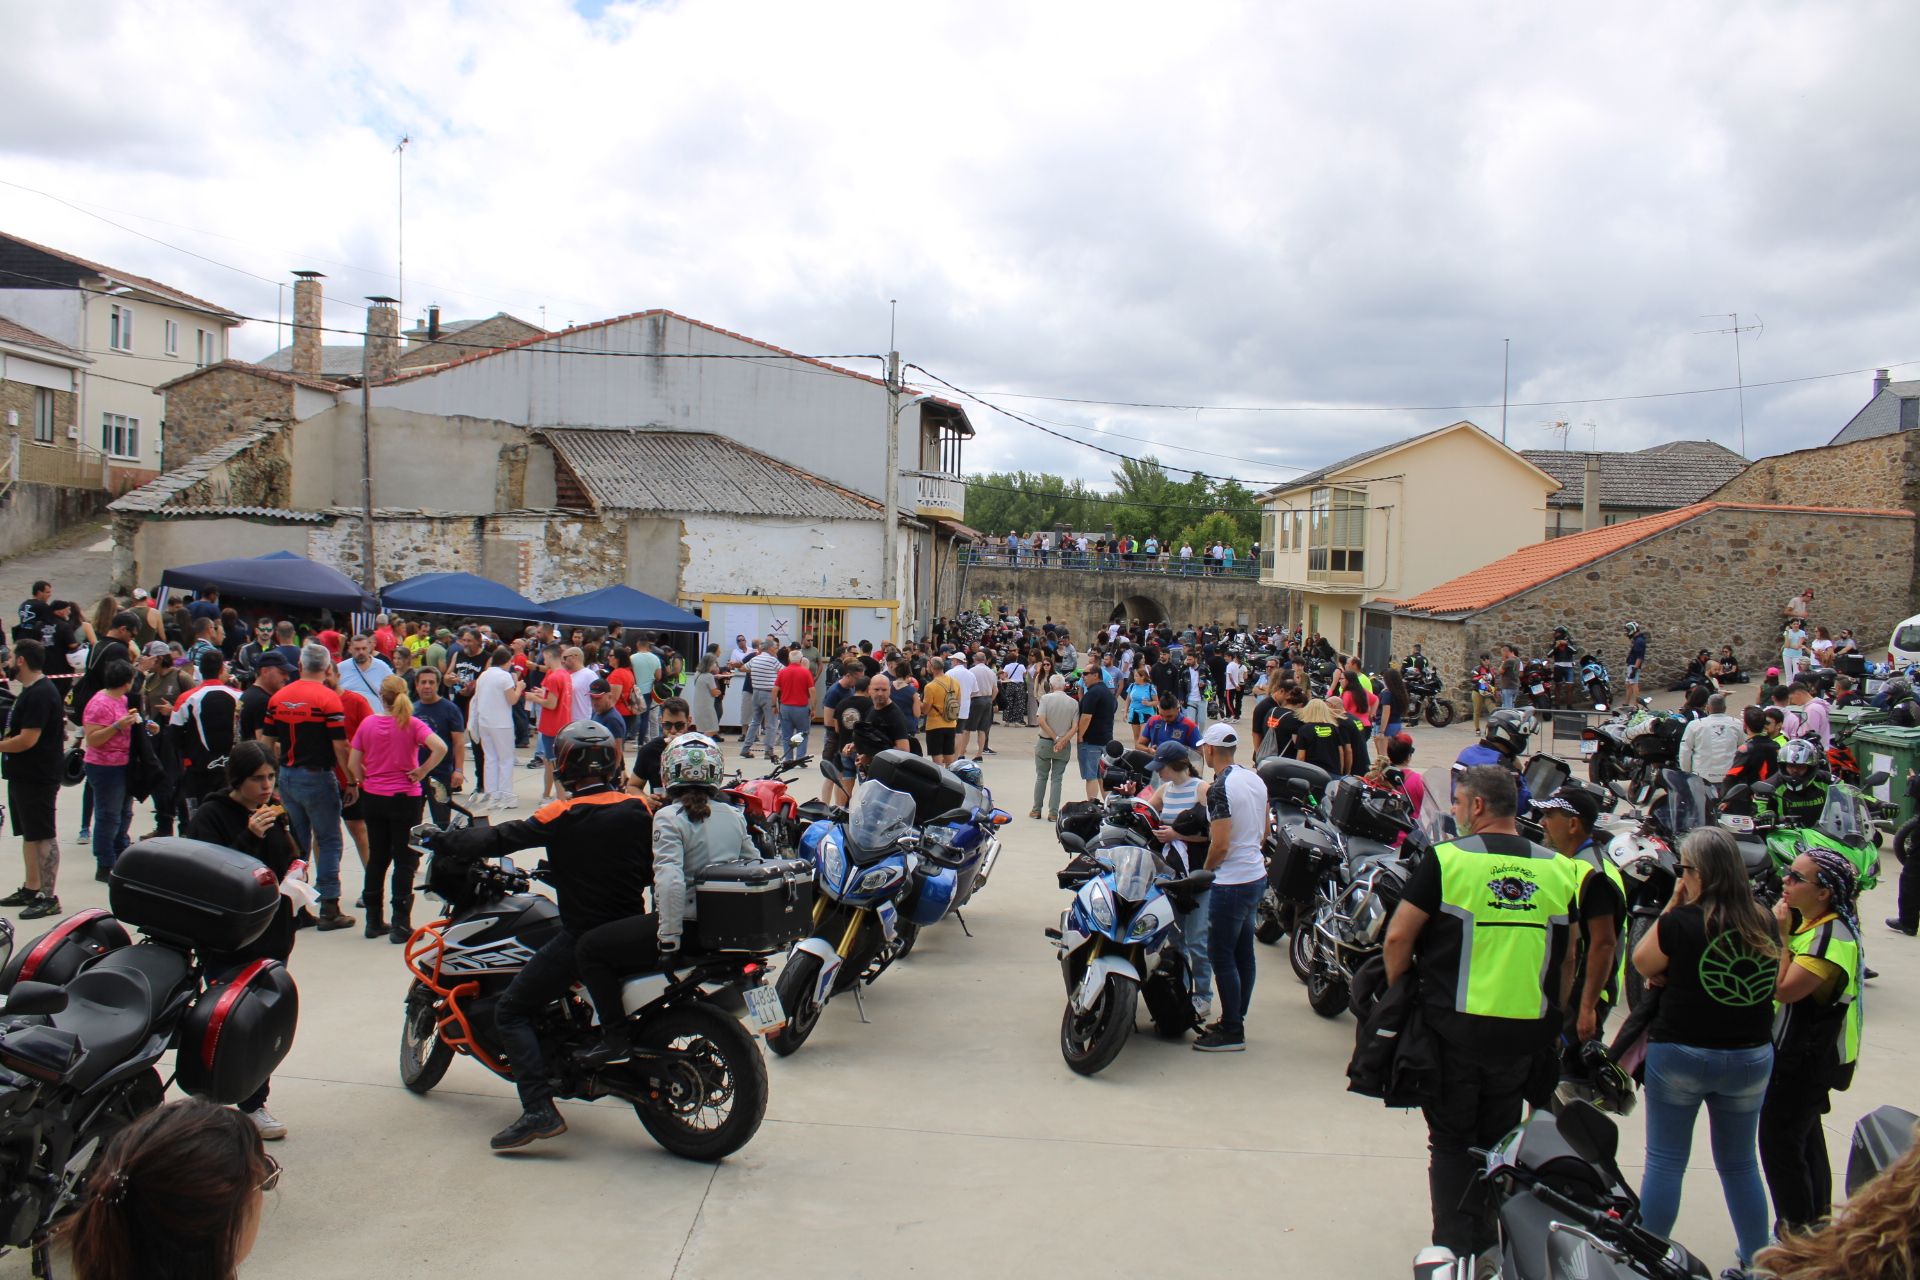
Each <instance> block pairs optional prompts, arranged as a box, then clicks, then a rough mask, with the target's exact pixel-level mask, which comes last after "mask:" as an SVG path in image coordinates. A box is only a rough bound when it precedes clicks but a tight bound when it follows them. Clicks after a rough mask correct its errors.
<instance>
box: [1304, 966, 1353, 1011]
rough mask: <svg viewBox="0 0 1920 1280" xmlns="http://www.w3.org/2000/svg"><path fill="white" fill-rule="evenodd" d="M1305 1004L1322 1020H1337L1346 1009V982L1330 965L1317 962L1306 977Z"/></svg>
mask: <svg viewBox="0 0 1920 1280" xmlns="http://www.w3.org/2000/svg"><path fill="white" fill-rule="evenodd" d="M1307 1004H1308V1005H1309V1006H1310V1007H1311V1008H1312V1009H1313V1011H1314V1012H1315V1013H1317V1014H1319V1015H1320V1016H1321V1017H1323V1018H1337V1017H1339V1016H1340V1014H1341V1012H1342V1011H1343V1010H1345V1009H1346V1007H1347V981H1346V979H1344V978H1341V977H1337V976H1336V975H1335V974H1334V972H1333V968H1332V966H1331V965H1329V964H1327V963H1325V962H1323V961H1317V962H1315V963H1314V965H1313V971H1312V972H1311V973H1309V974H1308V975H1307Z"/></svg>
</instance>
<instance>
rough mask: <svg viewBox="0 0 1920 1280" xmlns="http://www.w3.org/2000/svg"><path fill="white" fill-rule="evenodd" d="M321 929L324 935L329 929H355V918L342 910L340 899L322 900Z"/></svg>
mask: <svg viewBox="0 0 1920 1280" xmlns="http://www.w3.org/2000/svg"><path fill="white" fill-rule="evenodd" d="M318 927H319V929H320V931H321V932H322V933H324V932H326V931H327V930H329V929H351V928H353V917H352V916H350V915H348V914H347V913H346V912H344V911H342V910H341V909H340V899H338V898H322V899H320V922H319V926H318Z"/></svg>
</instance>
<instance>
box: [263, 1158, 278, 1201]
mask: <svg viewBox="0 0 1920 1280" xmlns="http://www.w3.org/2000/svg"><path fill="white" fill-rule="evenodd" d="M260 1158H261V1159H262V1160H264V1161H265V1162H266V1165H267V1176H266V1177H264V1178H262V1179H261V1180H260V1186H259V1188H258V1189H259V1190H260V1191H261V1192H263V1193H264V1192H268V1191H271V1190H273V1189H274V1188H275V1187H277V1186H279V1185H280V1162H279V1161H278V1160H275V1159H274V1158H273V1157H272V1156H270V1155H268V1154H267V1153H266V1152H264V1151H262V1152H261V1153H260Z"/></svg>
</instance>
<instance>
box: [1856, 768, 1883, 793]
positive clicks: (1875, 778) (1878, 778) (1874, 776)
mask: <svg viewBox="0 0 1920 1280" xmlns="http://www.w3.org/2000/svg"><path fill="white" fill-rule="evenodd" d="M1889 776H1891V775H1889V774H1888V773H1887V771H1886V770H1884V769H1875V770H1874V771H1873V772H1872V773H1870V774H1868V775H1867V776H1866V777H1864V778H1862V779H1860V789H1861V790H1862V791H1871V790H1872V789H1873V788H1875V787H1877V786H1879V785H1880V784H1881V783H1883V782H1885V781H1886V780H1887V778H1888V777H1889Z"/></svg>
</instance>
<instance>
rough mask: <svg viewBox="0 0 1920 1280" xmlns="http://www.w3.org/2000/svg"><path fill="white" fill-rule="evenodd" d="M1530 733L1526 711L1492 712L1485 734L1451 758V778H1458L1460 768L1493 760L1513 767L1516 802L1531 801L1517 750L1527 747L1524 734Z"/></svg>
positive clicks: (1461, 769) (1469, 767) (1460, 771)
mask: <svg viewBox="0 0 1920 1280" xmlns="http://www.w3.org/2000/svg"><path fill="white" fill-rule="evenodd" d="M1532 733H1533V719H1532V717H1531V716H1530V715H1528V714H1527V713H1526V712H1524V711H1516V710H1513V709H1510V708H1509V709H1503V710H1500V711H1496V712H1494V713H1493V714H1492V715H1490V716H1488V717H1487V730H1486V733H1485V735H1484V736H1482V737H1481V739H1480V741H1478V742H1476V743H1474V744H1473V745H1472V746H1470V747H1468V748H1467V749H1466V750H1465V751H1462V752H1461V753H1460V756H1459V758H1458V759H1457V760H1455V761H1454V762H1453V777H1454V779H1455V780H1458V778H1459V777H1460V774H1461V773H1462V771H1464V770H1467V769H1471V768H1473V767H1474V766H1475V765H1482V764H1497V765H1499V766H1501V767H1502V768H1505V769H1511V770H1512V771H1513V775H1514V779H1513V780H1514V784H1515V785H1516V786H1517V787H1518V788H1519V789H1520V803H1521V804H1522V805H1528V804H1531V803H1533V796H1532V794H1531V793H1530V792H1528V790H1527V780H1526V778H1525V776H1524V775H1522V774H1521V772H1520V754H1521V752H1523V751H1525V750H1526V749H1527V738H1528V737H1529V736H1530V735H1531V734H1532ZM1449 798H1451V793H1449Z"/></svg>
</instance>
